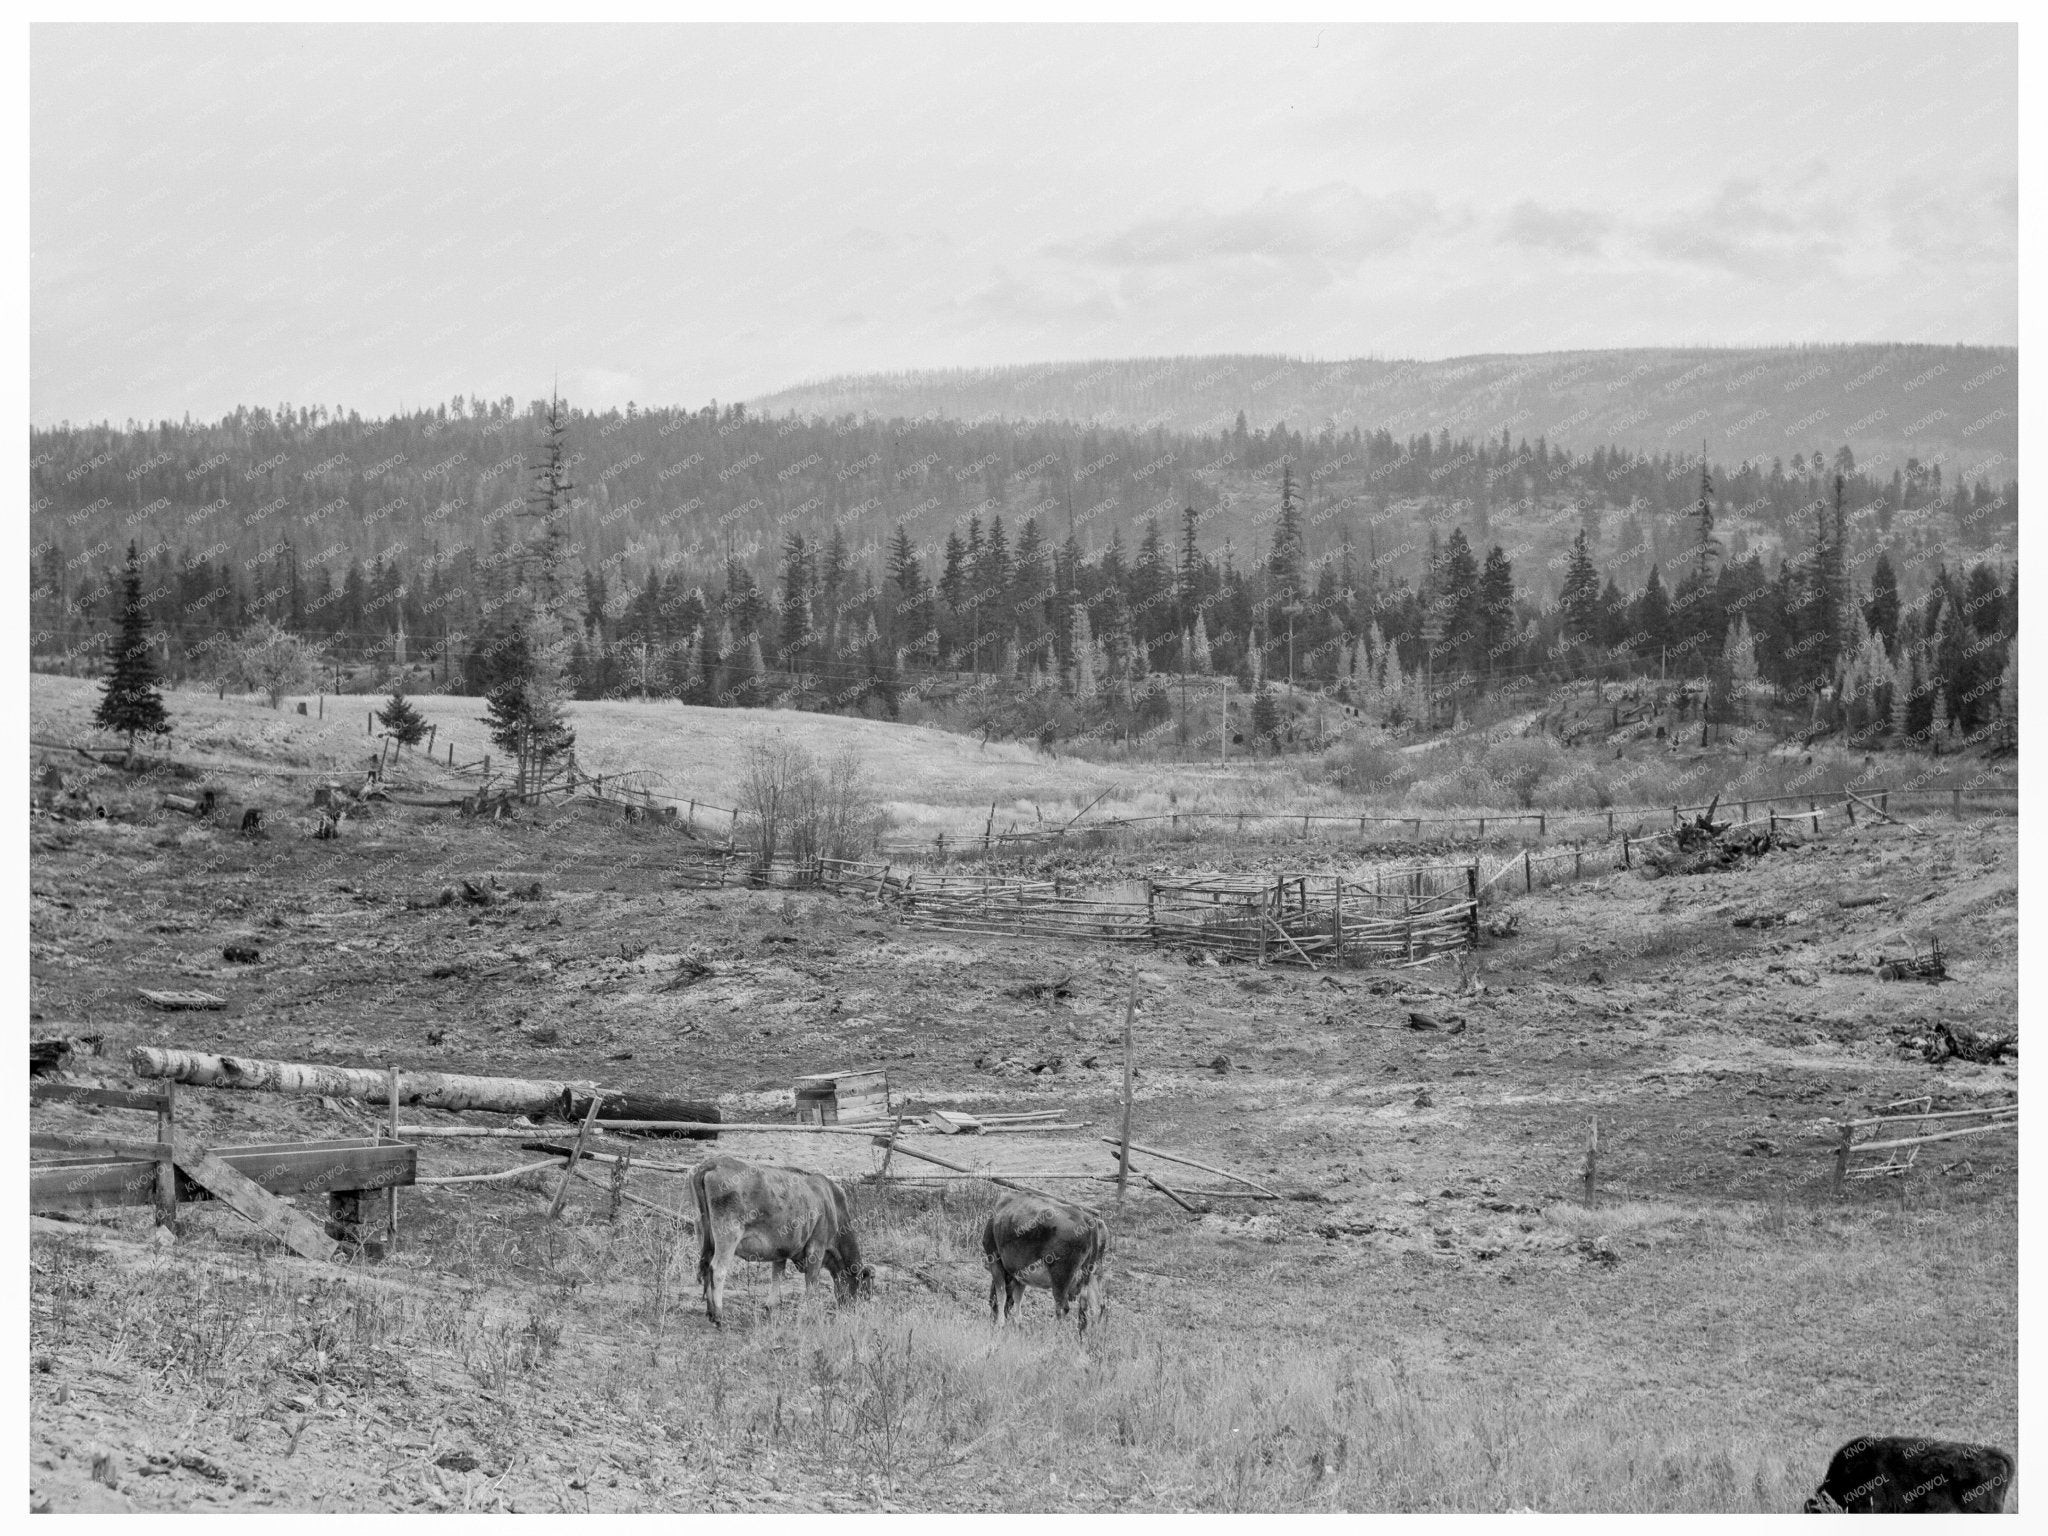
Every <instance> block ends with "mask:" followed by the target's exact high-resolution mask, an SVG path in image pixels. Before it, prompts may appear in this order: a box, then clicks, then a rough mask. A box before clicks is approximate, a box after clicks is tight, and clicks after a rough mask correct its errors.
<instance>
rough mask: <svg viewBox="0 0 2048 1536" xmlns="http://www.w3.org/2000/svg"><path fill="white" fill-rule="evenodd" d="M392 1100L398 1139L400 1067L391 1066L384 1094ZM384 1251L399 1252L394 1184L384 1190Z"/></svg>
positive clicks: (394, 1136) (394, 1137) (393, 1126)
mask: <svg viewBox="0 0 2048 1536" xmlns="http://www.w3.org/2000/svg"><path fill="white" fill-rule="evenodd" d="M384 1097H385V1098H386V1099H388V1100H389V1101H390V1105H389V1107H390V1110H391V1139H392V1140H393V1141H396V1140H398V1068H397V1066H395V1065H394V1066H393V1067H392V1068H391V1080H390V1088H389V1091H387V1092H386V1094H385V1095H384ZM384 1251H385V1252H386V1253H396V1252H398V1188H397V1186H396V1185H393V1186H392V1187H391V1188H390V1189H387V1190H385V1191H384Z"/></svg>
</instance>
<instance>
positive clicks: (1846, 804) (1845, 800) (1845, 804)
mask: <svg viewBox="0 0 2048 1536" xmlns="http://www.w3.org/2000/svg"><path fill="white" fill-rule="evenodd" d="M1842 809H1843V810H1845V811H1847V812H1848V813H1849V825H1850V826H1852V827H1853V826H1855V825H1856V802H1855V801H1854V800H1851V799H1850V798H1849V797H1848V796H1847V795H1844V796H1843V797H1842Z"/></svg>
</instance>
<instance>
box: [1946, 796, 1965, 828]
mask: <svg viewBox="0 0 2048 1536" xmlns="http://www.w3.org/2000/svg"><path fill="white" fill-rule="evenodd" d="M1948 793H1949V810H1950V812H1951V814H1953V815H1954V816H1955V818H1956V820H1958V821H1961V820H1962V819H1963V792H1962V791H1961V790H1960V789H1952V790H1950V791H1949V792H1948Z"/></svg>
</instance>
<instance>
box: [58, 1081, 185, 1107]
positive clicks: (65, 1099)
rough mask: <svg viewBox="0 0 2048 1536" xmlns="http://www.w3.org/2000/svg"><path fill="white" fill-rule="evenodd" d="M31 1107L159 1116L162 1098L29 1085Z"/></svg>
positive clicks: (133, 1092)
mask: <svg viewBox="0 0 2048 1536" xmlns="http://www.w3.org/2000/svg"><path fill="white" fill-rule="evenodd" d="M28 1098H29V1102H30V1103H31V1104H101V1105H104V1106H106V1107H107V1108H109V1109H148V1110H155V1111H157V1112H158V1113H161V1112H162V1110H163V1107H164V1098H165V1095H163V1094H161V1093H140V1092H137V1091H136V1090H134V1089H132V1088H74V1087H72V1086H71V1085H70V1084H69V1083H30V1084H29V1085H28Z"/></svg>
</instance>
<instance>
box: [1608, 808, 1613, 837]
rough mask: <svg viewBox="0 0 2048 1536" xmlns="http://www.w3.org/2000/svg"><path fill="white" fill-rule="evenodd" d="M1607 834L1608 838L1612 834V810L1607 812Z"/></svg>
mask: <svg viewBox="0 0 2048 1536" xmlns="http://www.w3.org/2000/svg"><path fill="white" fill-rule="evenodd" d="M1607 835H1608V837H1610V838H1612V837H1613V836H1614V812H1612V811H1609V812H1608V813H1607Z"/></svg>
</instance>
